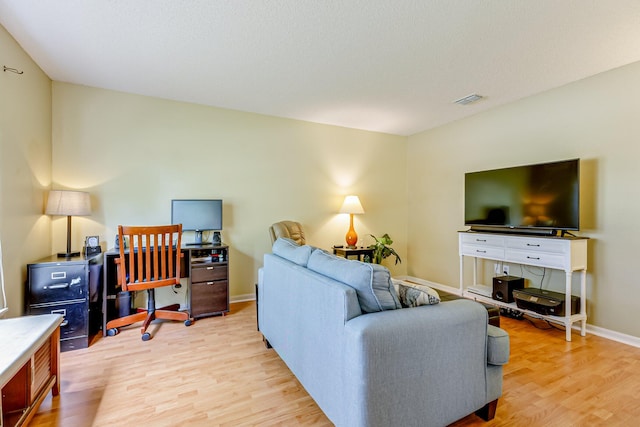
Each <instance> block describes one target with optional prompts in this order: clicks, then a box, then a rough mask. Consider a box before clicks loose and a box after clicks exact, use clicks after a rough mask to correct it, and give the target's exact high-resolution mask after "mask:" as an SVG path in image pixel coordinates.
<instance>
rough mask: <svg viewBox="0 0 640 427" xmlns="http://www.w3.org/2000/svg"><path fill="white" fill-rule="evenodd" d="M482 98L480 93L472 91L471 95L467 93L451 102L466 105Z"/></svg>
mask: <svg viewBox="0 0 640 427" xmlns="http://www.w3.org/2000/svg"><path fill="white" fill-rule="evenodd" d="M482 98H483V96H482V95H478V94H477V93H472V94H471V95H467V96H465V97H464V98H460V99H456V100H455V101H453V102H454V103H455V104H460V105H467V104H471V103H472V102H476V101H478V100H480V99H482Z"/></svg>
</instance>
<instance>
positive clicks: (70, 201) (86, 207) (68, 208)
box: [45, 190, 91, 216]
mask: <svg viewBox="0 0 640 427" xmlns="http://www.w3.org/2000/svg"><path fill="white" fill-rule="evenodd" d="M45 213H46V214H47V215H66V216H86V215H90V214H91V199H90V198H89V193H87V192H84V191H69V190H51V191H49V200H47V209H46V211H45Z"/></svg>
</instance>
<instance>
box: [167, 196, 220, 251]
mask: <svg viewBox="0 0 640 427" xmlns="http://www.w3.org/2000/svg"><path fill="white" fill-rule="evenodd" d="M171 224H182V230H183V231H195V233H196V235H195V241H194V243H193V244H195V245H202V244H206V243H207V242H203V241H202V232H203V231H220V230H222V200H220V199H188V200H187V199H174V200H171Z"/></svg>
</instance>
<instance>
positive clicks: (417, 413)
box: [343, 300, 488, 426]
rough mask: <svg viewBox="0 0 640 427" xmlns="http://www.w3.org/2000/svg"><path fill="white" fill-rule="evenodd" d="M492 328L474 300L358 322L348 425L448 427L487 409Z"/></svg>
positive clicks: (351, 340)
mask: <svg viewBox="0 0 640 427" xmlns="http://www.w3.org/2000/svg"><path fill="white" fill-rule="evenodd" d="M487 327H488V325H487V310H486V309H485V308H484V307H483V306H482V305H480V304H478V303H476V302H474V301H471V300H456V301H450V302H445V303H440V304H436V305H431V306H421V307H416V308H405V309H401V310H390V311H384V312H380V313H370V314H366V315H363V316H359V317H356V318H354V319H351V320H350V321H349V322H347V324H346V326H345V349H346V351H345V363H344V366H343V370H344V371H343V378H344V383H345V403H344V408H345V410H346V408H353V409H349V410H348V411H347V414H346V417H347V422H346V423H345V425H369V426H377V425H380V426H382V425H419V423H417V422H416V420H422V421H424V422H426V424H429V425H447V424H450V423H452V422H454V421H456V420H457V419H459V418H462V417H464V416H466V415H468V414H470V413H472V412H474V411H476V410H478V409H480V408H482V407H483V406H484V405H485V404H486V403H487V402H488V401H487V400H486V399H487V379H486V378H487V375H486V371H487ZM461 390H464V399H460V391H461ZM423 425H424V424H423Z"/></svg>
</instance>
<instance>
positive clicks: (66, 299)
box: [25, 254, 102, 351]
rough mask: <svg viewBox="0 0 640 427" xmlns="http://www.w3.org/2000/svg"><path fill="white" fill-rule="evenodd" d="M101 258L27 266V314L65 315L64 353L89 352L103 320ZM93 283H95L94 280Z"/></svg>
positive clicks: (55, 260)
mask: <svg viewBox="0 0 640 427" xmlns="http://www.w3.org/2000/svg"><path fill="white" fill-rule="evenodd" d="M101 259H102V257H101V255H100V254H98V255H96V256H93V257H91V258H84V257H81V256H80V257H72V258H58V257H57V256H55V255H53V256H50V257H48V258H44V259H41V260H38V261H36V262H34V263H32V264H28V265H27V282H26V289H25V306H26V307H25V311H26V313H27V314H30V315H34V314H49V313H54V314H61V315H62V316H63V317H64V319H63V321H62V324H61V325H60V350H61V351H67V350H75V349H78V348H86V347H88V345H89V340H90V338H91V335H92V334H93V333H95V331H96V329H97V328H96V327H95V326H96V321H95V320H96V319H99V317H100V316H99V312H100V303H99V301H98V298H99V295H100V292H99V291H98V290H97V289H93V292H92V289H91V286H90V284H91V283H92V282H93V283H97V284H99V283H100V282H101V280H99V277H94V276H95V275H98V276H99V275H100V266H101V265H100V261H101ZM91 279H93V280H91Z"/></svg>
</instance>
